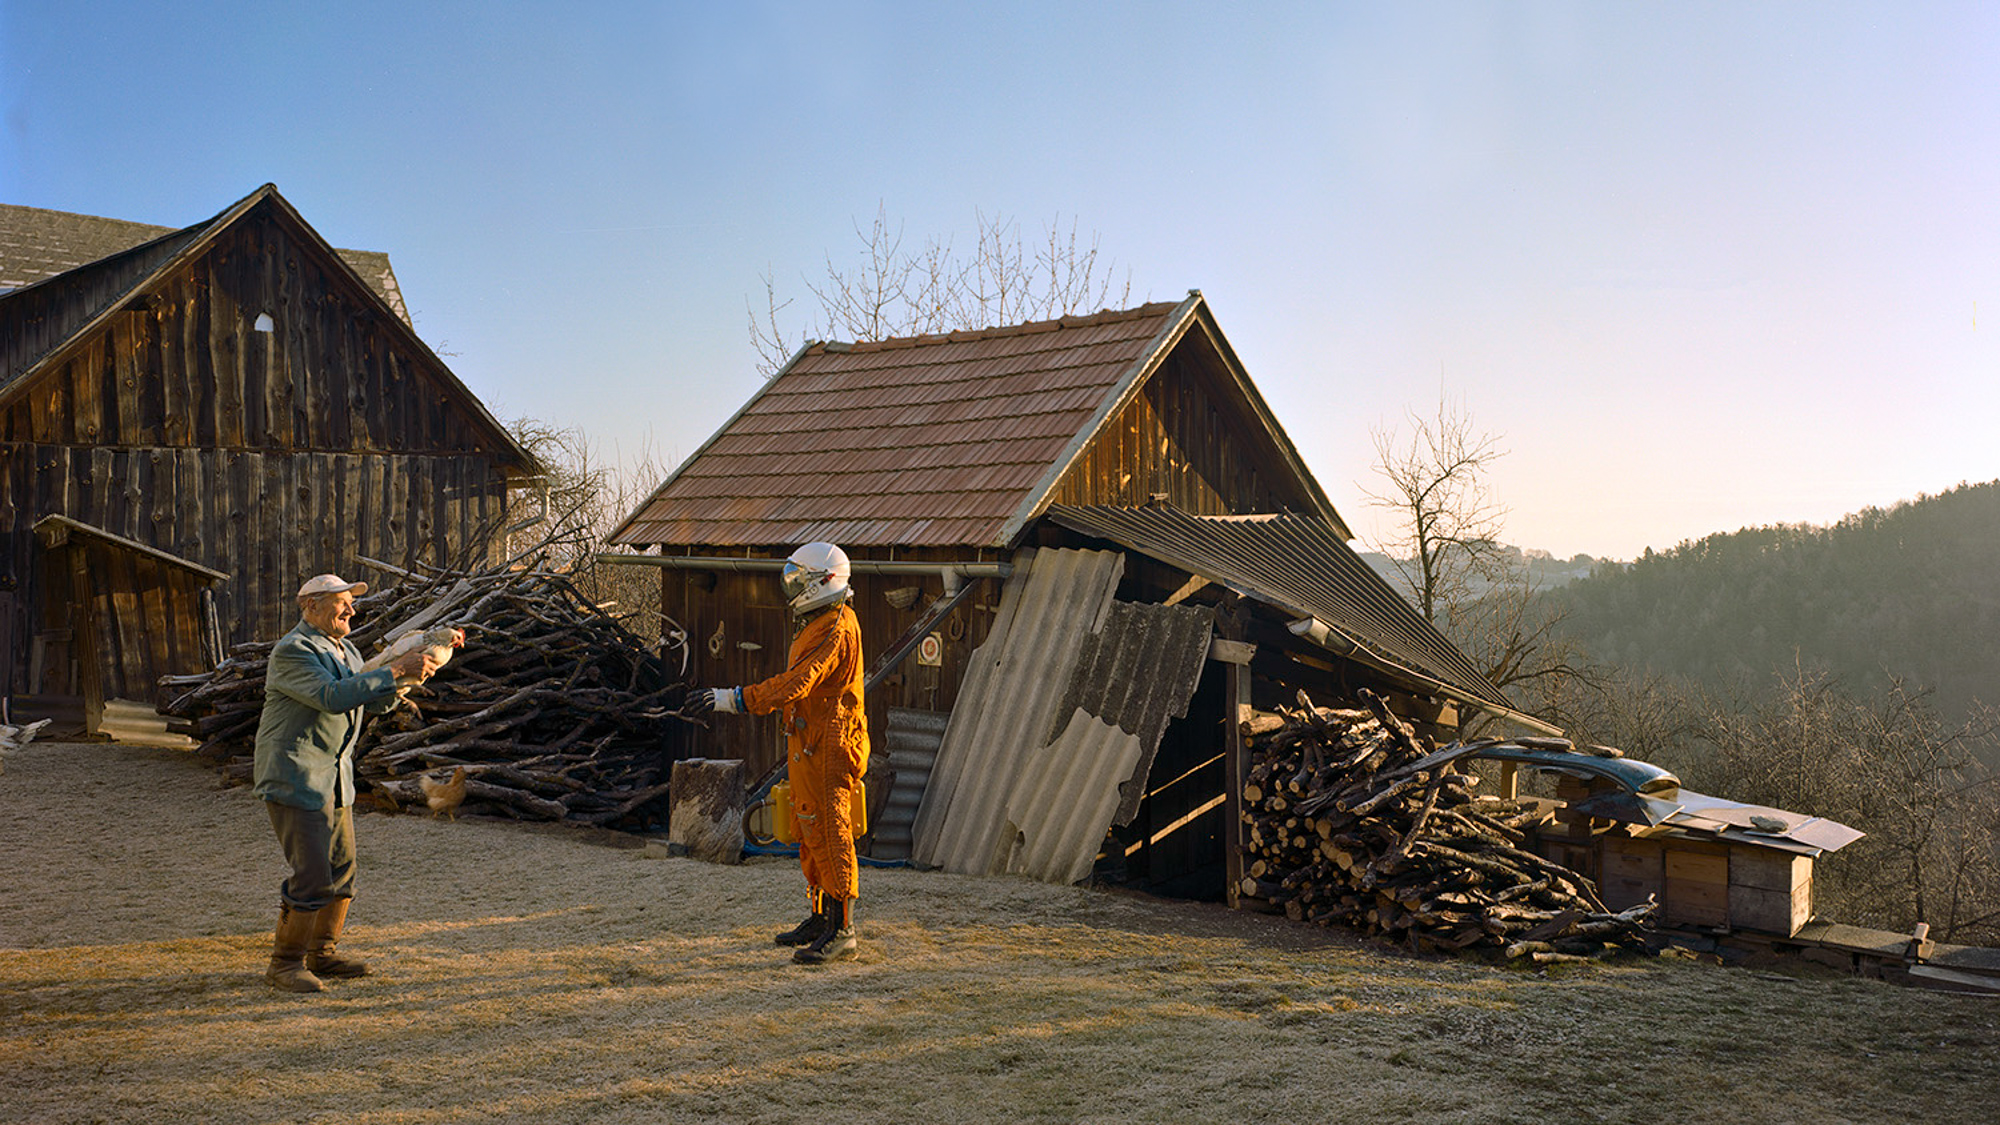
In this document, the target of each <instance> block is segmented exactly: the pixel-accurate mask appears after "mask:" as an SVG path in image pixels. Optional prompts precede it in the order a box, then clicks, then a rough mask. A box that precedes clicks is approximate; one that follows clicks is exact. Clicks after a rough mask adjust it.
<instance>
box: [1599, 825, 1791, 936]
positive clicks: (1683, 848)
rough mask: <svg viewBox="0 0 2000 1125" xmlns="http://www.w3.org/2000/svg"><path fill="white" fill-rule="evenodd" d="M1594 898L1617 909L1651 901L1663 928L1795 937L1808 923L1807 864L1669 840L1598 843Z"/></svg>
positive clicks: (1749, 847)
mask: <svg viewBox="0 0 2000 1125" xmlns="http://www.w3.org/2000/svg"><path fill="white" fill-rule="evenodd" d="M1597 844H1598V871H1599V874H1598V880H1597V883H1598V894H1599V896H1600V897H1602V898H1603V900H1604V905H1605V906H1607V907H1609V908H1610V909H1612V910H1623V909H1625V908H1626V907H1628V906H1635V905H1637V904H1639V903H1642V902H1644V901H1646V896H1648V895H1652V896H1654V897H1655V898H1656V899H1657V900H1658V902H1659V904H1660V921H1661V922H1662V923H1663V924H1665V925H1669V926H1700V927H1705V928H1715V929H1722V928H1727V929H1732V930H1756V931H1758V932H1760V933H1769V934H1782V935H1784V936H1786V937H1790V936H1791V935H1793V934H1795V933H1798V932H1799V928H1800V927H1802V926H1804V925H1805V924H1806V922H1807V921H1809V920H1810V919H1811V918H1812V859H1811V858H1810V857H1808V856H1803V855H1796V854H1793V853H1791V852H1785V851H1780V850H1778V849H1775V848H1762V847H1757V846H1756V845H1754V844H1741V843H1723V842H1719V841H1717V842H1710V841H1705V840H1690V839H1686V838H1683V837H1677V836H1671V835H1651V836H1638V837H1632V836H1625V835H1621V834H1619V833H1615V832H1613V833H1606V834H1605V835H1603V836H1601V837H1599V838H1598V841H1597Z"/></svg>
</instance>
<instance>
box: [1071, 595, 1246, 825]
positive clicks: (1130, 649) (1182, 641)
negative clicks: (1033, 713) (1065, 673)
mask: <svg viewBox="0 0 2000 1125" xmlns="http://www.w3.org/2000/svg"><path fill="white" fill-rule="evenodd" d="M1214 634H1215V615H1214V614H1213V613H1212V612H1210V611H1209V610H1208V609H1207V608H1206V607H1203V606H1190V605H1180V606H1163V605H1134V604H1131V603H1129V602H1118V603H1116V604H1114V605H1113V606H1112V607H1111V613H1110V616H1109V617H1108V619H1107V620H1106V622H1105V625H1104V629H1103V631H1102V632H1100V633H1098V634H1097V635H1096V636H1095V637H1093V638H1092V639H1091V643H1090V644H1089V645H1088V646H1087V647H1086V648H1085V650H1084V653H1083V655H1082V657H1081V658H1080V659H1079V660H1078V662H1077V669H1076V673H1075V675H1073V676H1072V677H1071V678H1070V684H1069V687H1068V689H1067V690H1066V691H1065V693H1064V695H1063V701H1062V703H1061V704H1059V705H1058V706H1057V708H1056V711H1057V713H1058V714H1066V713H1067V712H1068V711H1069V710H1071V709H1074V708H1081V709H1082V710H1084V711H1085V712H1087V713H1089V714H1091V715H1095V716H1097V717H1099V718H1102V719H1104V720H1106V721H1108V722H1111V723H1113V724H1115V725H1117V726H1118V727H1119V729H1121V730H1124V731H1126V732H1128V733H1130V734H1132V735H1134V736H1136V737H1137V739H1138V742H1139V748H1140V758H1139V760H1138V761H1137V762H1136V763H1135V768H1134V769H1133V770H1132V771H1130V772H1129V773H1128V775H1127V776H1126V777H1123V778H1120V779H1119V784H1120V786H1121V789H1122V794H1121V799H1120V800H1119V801H1117V802H1116V804H1115V806H1114V807H1115V809H1116V812H1117V822H1118V823H1119V824H1130V823H1132V817H1133V814H1135V813H1137V812H1138V811H1139V801H1140V800H1141V799H1142V798H1143V797H1144V796H1145V791H1146V786H1145V780H1146V775H1147V774H1148V773H1150V772H1152V766H1153V754H1154V752H1155V751H1157V750H1158V749H1159V746H1160V736H1161V735H1162V734H1164V733H1166V729H1167V723H1168V722H1170V721H1171V720H1173V719H1176V718H1178V717H1180V716H1182V715H1185V714H1186V713H1187V704H1188V699H1189V698H1190V697H1192V696H1193V695H1194V689H1195V685H1196V684H1197V683H1199V682H1200V681H1201V669H1202V665H1203V664H1204V663H1205V662H1206V661H1207V660H1208V645H1209V641H1210V639H1211V638H1212V637H1213V636H1214ZM1108 826H1109V824H1108V822H1107V825H1106V827H1108ZM1100 834H1101V832H1100Z"/></svg>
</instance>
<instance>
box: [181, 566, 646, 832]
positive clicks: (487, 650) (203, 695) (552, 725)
mask: <svg viewBox="0 0 2000 1125" xmlns="http://www.w3.org/2000/svg"><path fill="white" fill-rule="evenodd" d="M377 565H380V564H377ZM398 573H399V574H401V580H400V581H398V582H396V583H394V584H393V585H389V586H387V587H386V588H384V589H381V590H371V591H370V592H369V593H368V594H366V595H364V596H363V597H361V598H358V599H356V600H355V616H354V622H355V626H354V631H353V632H352V633H350V634H349V639H350V640H352V641H354V642H355V645H356V647H358V648H359V649H360V650H361V652H362V654H363V655H364V656H367V655H370V654H372V653H373V652H374V651H375V650H376V649H377V648H379V647H380V646H381V644H382V642H384V641H386V640H390V639H393V638H395V637H397V636H400V635H402V634H403V633H405V632H407V631H408V630H410V629H418V628H424V627H427V626H431V625H441V624H442V625H453V626H456V627H458V628H461V629H463V630H465V636H466V641H465V647H464V648H463V649H461V650H458V651H457V653H456V654H455V656H454V658H453V659H452V660H451V662H450V663H448V664H446V665H445V666H444V667H443V668H441V669H439V670H438V672H437V673H436V674H435V675H434V676H432V677H431V679H430V680H429V681H427V682H425V683H424V684H421V685H418V686H416V687H414V688H411V689H410V690H409V692H408V694H407V697H406V699H405V700H404V702H403V703H402V704H401V705H399V706H398V707H397V708H396V710H395V711H393V712H390V713H389V714H387V715H379V716H375V717H373V718H371V719H369V720H368V723H367V725H366V727H365V728H364V729H363V732H362V735H361V742H360V746H359V750H358V753H359V757H358V765H359V769H358V776H359V779H360V782H361V786H360V787H361V788H362V789H364V790H365V791H366V792H365V793H364V794H363V795H362V797H361V799H360V800H359V801H358V802H357V803H360V804H363V805H373V806H374V807H377V808H383V809H396V808H401V807H404V806H414V807H415V808H416V809H419V810H421V809H423V808H424V807H425V805H424V794H423V791H422V788H421V786H420V785H419V780H418V779H419V775H422V774H425V773H434V774H435V775H436V776H437V777H439V778H442V777H444V776H445V775H446V774H449V773H450V772H451V771H452V769H453V768H455V767H463V768H464V770H465V801H464V804H463V805H462V806H461V809H460V811H461V812H462V813H465V814H481V813H484V814H488V815H500V816H507V817H513V818H517V819H527V820H548V821H569V822H575V823H581V824H589V825H601V826H610V827H619V828H644V827H651V826H656V825H657V823H658V822H660V821H662V820H664V818H665V812H666V803H665V798H666V796H667V793H668V790H669V782H670V780H671V775H670V770H671V767H672V762H671V758H670V753H669V750H668V733H669V730H670V729H671V726H672V724H673V723H674V722H676V721H679V719H678V711H679V707H680V704H681V697H682V695H683V694H684V690H685V689H684V688H683V686H682V684H681V677H682V670H683V668H684V663H683V654H682V652H681V650H680V647H679V645H680V638H679V637H678V636H677V635H675V634H672V633H669V634H668V636H667V637H666V638H665V639H664V640H663V641H662V642H661V643H660V645H659V646H657V647H649V646H647V645H646V644H645V643H644V642H643V641H642V640H640V638H639V637H638V636H636V635H635V634H633V633H632V632H631V631H630V630H628V629H626V628H625V627H624V625H622V624H621V623H620V622H619V621H618V620H617V619H616V618H614V617H612V616H610V615H609V614H608V613H606V612H604V611H603V610H601V609H599V608H598V607H597V606H595V605H593V604H592V603H591V602H590V601H589V600H588V599H586V598H585V597H584V596H583V595H582V594H580V593H579V592H578V591H577V589H576V588H575V587H574V586H573V585H572V584H571V583H570V581H569V579H568V578H567V577H566V576H564V575H563V574H560V573H555V572H552V571H549V570H546V569H541V568H538V567H536V566H532V565H530V566H526V567H520V566H515V567H494V568H491V569H488V570H482V571H449V570H440V571H437V572H435V573H431V574H428V575H422V576H420V575H416V574H412V573H409V572H398ZM271 648H272V642H256V643H251V644H243V645H237V646H236V647H235V648H233V649H231V650H230V653H229V656H228V658H227V659H225V660H224V661H223V662H222V664H221V665H220V666H218V667H217V668H215V669H214V670H212V671H210V672H207V673H203V674H200V675H194V676H170V677H166V678H164V679H162V680H161V681H160V683H159V692H158V697H157V699H156V707H157V709H158V710H159V712H160V713H161V714H163V715H166V716H168V718H169V720H170V722H169V729H171V730H173V731H175V732H176V733H180V734H185V735H188V736H189V737H192V738H195V739H197V740H199V742H200V746H199V748H198V749H197V751H196V753H197V754H199V755H200V756H202V757H203V758H205V759H207V760H209V761H211V762H214V763H216V764H217V765H218V767H219V768H221V769H222V771H223V772H224V773H225V775H227V776H229V777H231V778H234V779H240V780H248V778H249V776H250V772H251V757H252V753H253V751H254V749H255V739H256V732H257V720H258V716H259V714H260V713H261V712H262V709H263V705H264V673H265V668H266V665H267V664H268V662H269V658H270V653H271Z"/></svg>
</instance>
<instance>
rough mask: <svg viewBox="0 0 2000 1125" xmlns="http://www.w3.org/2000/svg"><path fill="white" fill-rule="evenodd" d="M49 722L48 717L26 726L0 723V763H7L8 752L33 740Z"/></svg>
mask: <svg viewBox="0 0 2000 1125" xmlns="http://www.w3.org/2000/svg"><path fill="white" fill-rule="evenodd" d="M49 722H50V720H48V719H36V720H35V721H34V722H32V723H29V724H28V725H27V726H24V727H17V726H14V725H12V724H11V723H0V763H5V761H6V759H7V755H8V754H11V753H13V752H14V751H16V750H19V749H20V748H21V747H23V746H26V745H27V744H28V743H30V742H33V741H34V739H35V735H37V734H39V733H41V730H42V728H43V727H45V726H48V725H49Z"/></svg>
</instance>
